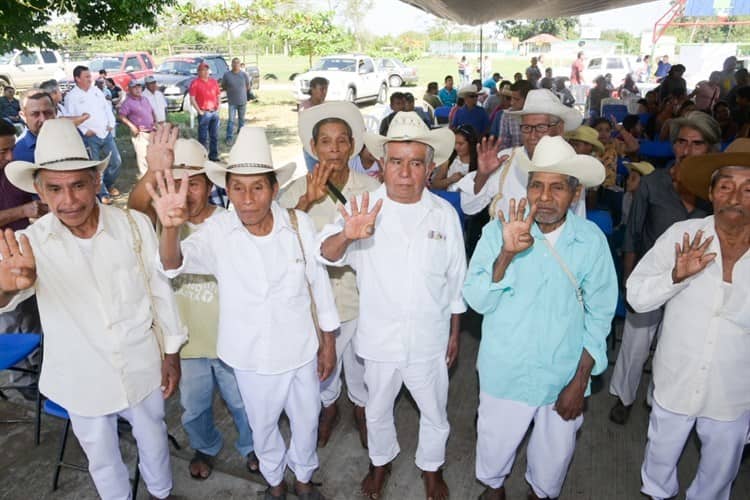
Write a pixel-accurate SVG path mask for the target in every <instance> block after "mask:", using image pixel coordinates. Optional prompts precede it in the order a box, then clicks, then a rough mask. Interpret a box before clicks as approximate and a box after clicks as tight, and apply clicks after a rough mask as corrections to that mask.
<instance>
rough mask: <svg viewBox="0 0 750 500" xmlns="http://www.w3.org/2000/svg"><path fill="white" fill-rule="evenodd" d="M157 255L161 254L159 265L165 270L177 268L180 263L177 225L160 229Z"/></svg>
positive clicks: (180, 253) (180, 255)
mask: <svg viewBox="0 0 750 500" xmlns="http://www.w3.org/2000/svg"><path fill="white" fill-rule="evenodd" d="M159 255H160V256H161V265H162V266H163V267H164V269H165V270H167V271H169V270H170V269H177V268H178V267H180V266H181V265H182V250H181V249H180V228H179V227H169V228H164V229H162V232H161V238H160V239H159Z"/></svg>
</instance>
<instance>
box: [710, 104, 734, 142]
mask: <svg viewBox="0 0 750 500" xmlns="http://www.w3.org/2000/svg"><path fill="white" fill-rule="evenodd" d="M713 117H714V118H715V119H716V121H717V122H719V126H720V127H721V142H723V143H725V142H732V141H733V140H734V138H735V136H736V135H737V122H735V121H734V120H732V112H731V111H730V110H729V104H727V103H726V102H724V101H719V102H717V103H716V104H715V105H714V110H713Z"/></svg>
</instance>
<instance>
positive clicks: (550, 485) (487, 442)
mask: <svg viewBox="0 0 750 500" xmlns="http://www.w3.org/2000/svg"><path fill="white" fill-rule="evenodd" d="M553 406H554V405H547V406H539V407H535V406H528V405H526V404H524V403H519V402H517V401H510V400H507V399H498V398H494V397H492V396H490V395H489V394H487V393H485V392H480V393H479V419H478V421H477V465H476V474H477V479H479V481H481V482H482V483H484V484H486V485H487V486H489V487H491V488H499V487H501V486H502V485H503V483H504V482H505V478H506V477H508V475H509V474H510V470H511V468H512V467H513V462H514V461H515V459H516V451H517V450H518V446H519V445H520V444H521V441H522V440H523V437H524V436H525V435H526V431H528V429H529V425H531V422H532V421H533V422H534V430H532V431H531V438H530V439H529V444H528V447H527V448H526V463H527V465H526V481H527V482H528V483H529V485H530V486H531V488H532V489H533V490H534V493H535V494H536V496H538V497H540V498H544V497H550V498H556V497H558V496H560V490H562V487H563V483H564V482H565V476H566V475H567V473H568V466H569V465H570V460H571V459H572V458H573V452H574V451H575V447H576V433H577V432H578V429H580V428H581V425H582V424H583V415H580V416H579V417H578V418H576V419H574V420H563V419H562V417H560V415H559V414H558V413H557V412H556V411H555V410H554V409H553Z"/></svg>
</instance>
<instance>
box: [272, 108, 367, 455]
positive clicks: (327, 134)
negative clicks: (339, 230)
mask: <svg viewBox="0 0 750 500" xmlns="http://www.w3.org/2000/svg"><path fill="white" fill-rule="evenodd" d="M298 129H299V134H300V139H301V141H302V144H303V145H304V148H305V151H306V152H307V153H308V154H310V155H311V156H312V157H314V158H315V159H316V165H315V169H314V170H313V171H312V173H310V174H307V176H306V177H302V178H300V179H297V180H295V181H293V182H292V183H291V184H290V185H289V186H288V187H286V188H285V189H284V190H283V191H282V193H281V194H280V195H279V204H280V205H281V206H282V207H285V208H296V209H298V210H301V211H303V212H306V213H307V214H308V215H309V216H310V218H311V219H312V221H313V223H314V224H315V229H316V231H320V230H322V229H323V227H325V225H326V224H329V223H331V222H333V221H334V219H335V218H336V216H337V215H338V213H339V212H338V205H339V204H340V203H341V204H344V205H346V203H347V200H348V199H350V198H352V197H354V196H359V195H361V194H362V193H366V192H368V191H375V190H376V189H377V188H378V187H379V186H380V183H379V182H378V181H377V180H375V179H373V178H372V177H370V176H368V175H366V174H361V173H357V172H355V171H353V170H351V169H350V168H349V165H348V162H349V160H350V159H351V158H353V157H355V156H356V155H357V152H359V150H360V149H361V148H362V145H363V144H364V141H363V135H364V131H365V123H364V120H363V119H362V114H361V113H360V112H359V109H357V107H356V106H355V105H354V104H352V103H349V102H326V103H323V104H320V105H318V106H315V107H314V108H310V109H308V110H307V111H305V112H304V113H301V114H300V115H299V127H298ZM328 275H329V276H330V279H331V287H332V289H333V294H334V298H335V300H336V308H337V310H338V313H339V320H340V321H341V329H340V330H339V333H338V334H337V335H336V360H337V364H336V369H335V370H334V372H333V373H332V374H331V376H330V377H328V379H326V380H324V381H323V382H322V383H321V385H320V399H321V402H322V405H323V409H322V410H321V412H320V425H319V426H318V446H319V447H324V446H325V445H326V444H327V443H328V440H329V439H330V437H331V433H332V432H333V428H334V427H335V426H336V424H337V423H338V421H339V411H338V407H337V405H336V401H337V400H338V398H339V395H340V394H341V377H342V374H343V373H346V387H347V395H348V396H349V400H350V401H351V402H352V403H353V404H354V422H355V425H356V426H357V430H358V431H359V437H360V441H361V443H362V446H363V447H365V448H366V447H367V430H366V423H365V404H366V403H367V388H366V387H365V382H364V362H363V361H362V359H361V358H359V357H358V356H357V355H356V353H355V352H354V344H353V339H354V335H355V332H356V331H357V317H358V315H359V294H358V293H357V283H356V277H355V275H354V271H353V270H352V268H351V267H348V266H347V267H329V268H328ZM342 369H343V372H342Z"/></svg>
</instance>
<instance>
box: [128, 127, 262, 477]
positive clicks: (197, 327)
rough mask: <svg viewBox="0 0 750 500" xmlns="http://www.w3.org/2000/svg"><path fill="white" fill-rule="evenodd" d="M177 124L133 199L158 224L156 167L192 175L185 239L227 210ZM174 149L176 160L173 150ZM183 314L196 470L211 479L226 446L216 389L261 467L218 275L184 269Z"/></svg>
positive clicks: (186, 398)
mask: <svg viewBox="0 0 750 500" xmlns="http://www.w3.org/2000/svg"><path fill="white" fill-rule="evenodd" d="M177 130H178V129H177V128H176V127H175V128H171V127H170V125H169V124H166V125H164V126H162V127H158V128H157V130H156V132H154V133H153V134H152V137H151V144H150V145H149V148H148V153H147V155H146V161H147V162H148V170H147V171H146V173H145V174H144V176H143V177H141V179H140V180H139V181H138V182H137V183H136V185H135V186H133V189H132V191H131V192H130V198H129V199H128V205H129V206H130V208H133V209H135V210H140V211H141V212H143V213H145V214H146V215H148V217H149V218H150V219H151V222H152V223H153V224H156V223H157V221H158V216H157V214H156V211H155V210H154V207H153V205H152V204H151V196H150V195H149V194H148V191H147V190H146V185H147V184H148V183H154V182H155V179H156V172H159V171H161V172H164V171H165V170H170V169H171V171H172V175H173V176H175V177H182V176H183V174H187V176H188V181H187V182H188V191H187V207H188V220H187V223H186V224H185V225H183V226H182V233H181V234H180V237H181V238H182V239H185V238H187V237H188V236H189V235H190V234H192V233H194V232H195V231H197V230H198V228H199V227H200V226H201V224H203V223H204V222H205V221H206V220H209V219H211V218H214V217H218V216H219V215H220V214H222V213H224V212H225V211H226V210H225V209H224V208H223V207H219V206H216V205H210V204H209V203H208V196H209V193H210V192H211V188H212V187H213V183H212V182H211V181H210V180H209V179H208V176H207V175H206V165H208V164H209V163H210V162H209V160H208V151H206V148H204V147H203V145H202V144H201V143H200V142H198V141H196V140H195V139H177V138H176V132H177ZM170 150H173V151H174V160H173V161H172V155H171V154H169V151H170ZM172 287H173V288H174V291H175V297H176V299H177V306H178V308H179V310H180V316H181V318H182V321H183V323H184V324H185V326H186V327H187V329H188V333H189V335H190V339H189V341H188V343H187V344H186V345H184V346H183V347H182V349H181V350H180V365H181V367H182V378H181V379H180V403H181V404H182V408H183V410H184V411H183V413H182V427H183V428H184V429H185V433H186V434H187V435H188V439H189V440H190V446H191V447H192V448H193V449H194V450H195V454H194V455H193V458H192V459H191V460H190V464H189V466H188V467H189V469H188V470H189V472H190V476H191V477H193V478H195V479H199V480H201V479H206V478H207V477H208V476H210V475H211V471H212V468H213V458H214V457H215V456H216V455H217V454H218V453H219V451H220V450H221V448H222V444H223V443H222V436H221V433H220V432H219V430H218V429H217V428H216V424H215V423H214V417H213V415H214V413H213V411H214V404H213V403H214V391H215V388H218V389H219V392H220V393H221V396H222V399H223V400H224V403H226V406H227V408H228V409H229V412H230V413H231V415H232V419H233V420H234V425H235V427H236V428H237V442H236V444H235V447H236V448H237V451H239V452H240V455H241V456H242V457H243V458H245V460H246V461H247V468H248V470H249V471H250V472H253V473H257V472H259V469H258V459H257V457H256V456H255V452H254V451H253V433H252V431H251V430H250V424H249V423H248V421H247V414H246V413H245V406H244V404H243V403H242V397H241V396H240V390H239V388H238V387H237V381H236V380H235V377H234V370H233V369H232V368H231V367H230V366H229V365H227V364H226V363H224V362H223V361H222V360H220V359H219V358H218V356H217V354H216V339H217V336H218V323H219V289H218V285H217V284H216V278H214V277H213V276H210V275H204V274H187V273H186V274H182V275H180V276H178V277H177V278H175V279H174V280H173V281H172Z"/></svg>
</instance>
